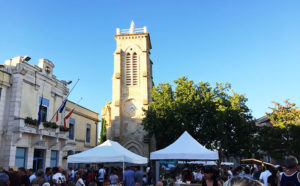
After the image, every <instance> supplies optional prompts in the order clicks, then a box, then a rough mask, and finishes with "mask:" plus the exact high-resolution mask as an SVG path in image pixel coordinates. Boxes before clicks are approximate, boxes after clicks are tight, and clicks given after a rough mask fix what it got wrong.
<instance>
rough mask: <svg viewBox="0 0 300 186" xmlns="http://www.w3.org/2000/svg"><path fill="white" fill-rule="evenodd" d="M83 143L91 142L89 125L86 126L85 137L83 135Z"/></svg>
mask: <svg viewBox="0 0 300 186" xmlns="http://www.w3.org/2000/svg"><path fill="white" fill-rule="evenodd" d="M85 141H86V142H87V143H90V142H91V125H90V124H86V135H85Z"/></svg>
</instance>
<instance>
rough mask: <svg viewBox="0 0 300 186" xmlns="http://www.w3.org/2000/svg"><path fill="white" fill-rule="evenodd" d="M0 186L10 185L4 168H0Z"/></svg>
mask: <svg viewBox="0 0 300 186" xmlns="http://www.w3.org/2000/svg"><path fill="white" fill-rule="evenodd" d="M0 185H1V186H2V185H3V186H6V185H9V177H8V175H7V174H6V173H5V172H4V169H3V167H1V166H0Z"/></svg>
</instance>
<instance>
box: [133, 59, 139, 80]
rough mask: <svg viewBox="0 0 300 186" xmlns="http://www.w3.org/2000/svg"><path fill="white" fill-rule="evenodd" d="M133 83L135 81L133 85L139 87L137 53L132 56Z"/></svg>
mask: <svg viewBox="0 0 300 186" xmlns="http://www.w3.org/2000/svg"><path fill="white" fill-rule="evenodd" d="M132 81H133V85H138V82H139V71H138V58H137V54H136V53H133V55H132Z"/></svg>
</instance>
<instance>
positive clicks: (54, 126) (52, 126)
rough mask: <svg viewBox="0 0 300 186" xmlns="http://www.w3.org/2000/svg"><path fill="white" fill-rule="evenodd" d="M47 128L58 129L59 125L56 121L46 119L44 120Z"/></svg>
mask: <svg viewBox="0 0 300 186" xmlns="http://www.w3.org/2000/svg"><path fill="white" fill-rule="evenodd" d="M43 125H44V127H45V128H52V129H57V128H58V127H59V126H58V125H57V124H56V123H54V122H49V121H45V122H43Z"/></svg>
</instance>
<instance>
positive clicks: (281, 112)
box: [266, 99, 300, 128]
mask: <svg viewBox="0 0 300 186" xmlns="http://www.w3.org/2000/svg"><path fill="white" fill-rule="evenodd" d="M273 103H274V104H275V107H270V109H271V110H272V112H271V113H266V116H267V117H268V118H269V119H270V122H271V124H272V125H273V126H274V127H280V128H288V127H290V126H292V125H296V126H300V109H299V107H297V106H296V104H295V103H290V102H289V100H288V99H287V100H285V101H284V103H285V105H281V104H280V103H277V102H273Z"/></svg>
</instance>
